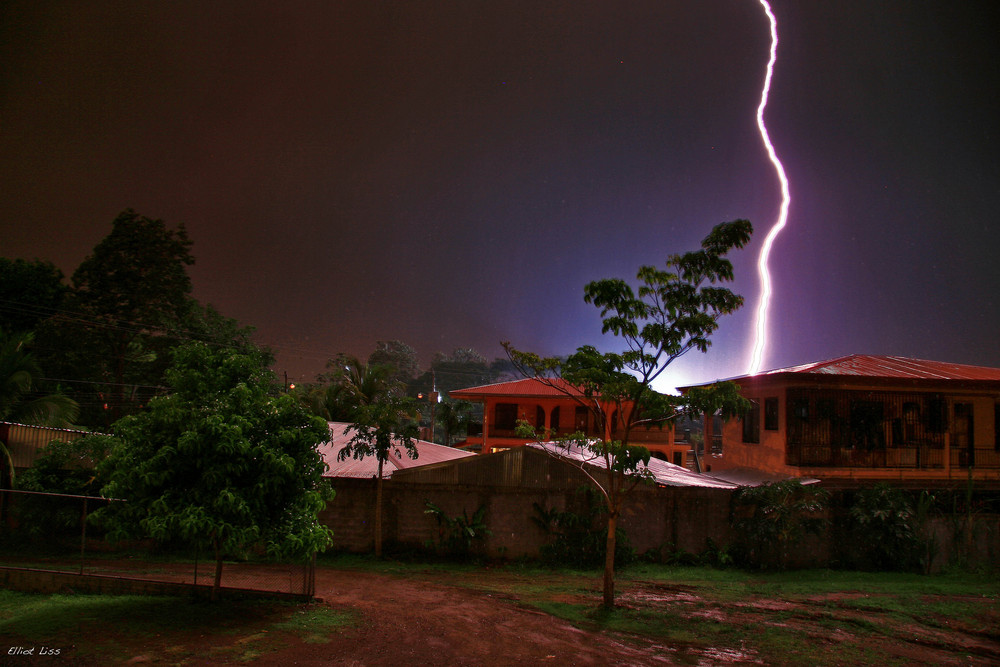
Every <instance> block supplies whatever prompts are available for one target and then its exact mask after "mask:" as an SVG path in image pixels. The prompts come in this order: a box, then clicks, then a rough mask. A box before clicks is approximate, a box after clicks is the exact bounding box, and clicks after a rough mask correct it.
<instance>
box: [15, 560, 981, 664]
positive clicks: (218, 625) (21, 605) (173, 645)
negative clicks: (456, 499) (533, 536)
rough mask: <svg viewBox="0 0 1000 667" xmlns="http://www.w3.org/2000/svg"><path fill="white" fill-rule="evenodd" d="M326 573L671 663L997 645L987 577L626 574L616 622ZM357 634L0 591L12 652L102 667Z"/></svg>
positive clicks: (839, 660)
mask: <svg viewBox="0 0 1000 667" xmlns="http://www.w3.org/2000/svg"><path fill="white" fill-rule="evenodd" d="M320 566H321V567H331V568H337V569H340V570H363V571H366V572H373V573H378V574H382V575H386V576H390V577H400V578H407V579H412V580H415V581H428V582H434V583H437V584H444V585H456V586H463V587H466V588H470V589H473V590H476V591H480V592H482V593H484V594H490V595H492V596H494V597H496V598H498V599H503V600H507V601H511V602H513V603H514V604H517V605H521V606H524V607H529V608H532V609H537V610H539V611H542V612H545V613H547V614H551V615H552V616H555V617H558V618H561V619H564V620H566V621H568V622H569V623H572V624H573V625H576V626H577V627H580V628H583V629H586V630H592V631H597V632H604V633H615V634H618V635H620V636H621V637H622V638H623V640H624V641H634V642H637V643H645V644H651V645H653V646H669V647H671V649H672V650H673V651H674V652H672V653H671V655H672V656H673V657H672V658H671V659H677V660H680V661H682V662H683V661H690V662H691V663H692V664H697V663H698V662H703V663H704V662H707V663H712V664H715V663H717V662H724V661H725V660H724V659H722V658H716V657H713V656H714V655H715V654H714V653H712V652H713V651H716V652H718V651H721V652H723V653H725V655H729V656H733V655H735V656H737V658H735V660H736V661H739V660H741V659H743V660H746V661H753V660H762V661H763V662H764V663H765V664H775V665H798V664H815V665H833V664H845V665H850V664H872V663H878V664H882V665H885V666H892V665H904V664H908V663H910V662H913V660H911V657H912V656H909V655H908V654H905V653H904V654H901V653H900V650H904V649H906V648H908V647H909V645H910V644H913V645H914V646H917V648H919V649H920V650H921V651H923V650H929V649H928V648H927V646H928V644H927V642H930V644H929V645H930V646H933V645H934V642H935V641H936V640H935V639H934V638H935V637H942V636H944V637H951V636H955V633H966V634H967V635H969V636H977V637H981V638H982V637H985V638H987V639H992V640H993V641H1000V633H998V632H997V630H996V628H997V627H1000V611H998V610H1000V604H998V602H1000V579H998V578H997V577H995V576H994V575H991V574H988V573H976V572H951V573H947V574H941V575H932V576H924V575H915V574H899V573H868V572H850V571H834V570H809V571H796V572H784V573H772V572H768V573H758V572H749V573H748V572H744V571H741V570H736V569H727V570H720V569H713V568H709V567H680V566H662V565H652V564H642V565H636V566H633V567H631V568H629V569H626V570H624V571H623V572H621V573H620V574H619V576H618V579H617V591H618V602H619V605H618V606H617V607H616V608H614V609H611V610H608V609H604V608H602V607H601V606H600V604H599V603H600V600H601V590H600V589H601V574H600V572H596V571H580V570H561V569H558V570H557V569H550V568H545V567H540V566H536V565H533V564H530V563H511V564H506V565H481V564H470V563H454V562H446V561H416V560H414V561H403V560H374V559H372V558H368V557H359V556H349V557H347V556H344V557H332V556H329V557H324V558H322V559H321V562H320ZM431 613H433V612H431ZM359 623H360V617H359V616H358V615H356V614H354V613H352V612H350V611H340V610H337V609H333V608H330V607H328V606H321V605H302V604H291V603H279V602H261V601H259V600H257V601H236V600H233V601H228V600H224V601H221V602H218V603H214V604H212V603H207V602H194V601H191V600H188V599H186V598H166V597H138V596H123V597H112V596H99V595H29V594H22V593H14V592H11V591H2V590H0V636H3V637H5V638H7V639H8V642H9V643H10V645H17V644H22V645H27V646H30V645H40V644H45V645H48V646H59V643H58V642H59V641H60V638H61V637H87V646H86V647H77V649H76V650H77V653H76V654H77V655H80V656H81V657H84V658H88V659H91V660H92V661H94V662H109V663H113V662H124V661H126V660H128V659H130V658H131V657H134V656H135V655H136V653H141V652H142V651H143V650H144V649H143V646H144V645H153V644H155V645H157V646H160V647H161V648H160V652H161V653H162V654H166V655H169V658H168V659H169V660H170V661H173V662H177V663H183V662H184V661H185V660H187V659H190V658H192V657H194V656H195V655H196V654H195V653H194V651H195V649H194V648H193V646H194V644H195V643H197V640H198V639H199V638H202V641H201V645H204V639H203V637H212V638H213V642H212V643H213V645H214V646H215V648H214V649H212V656H207V657H213V658H217V659H219V660H220V661H223V660H229V661H238V662H252V661H253V660H254V659H256V658H258V657H260V656H262V655H266V654H267V653H268V652H269V651H272V650H275V649H276V648H278V647H280V645H281V642H282V637H286V638H287V637H289V636H294V637H296V638H298V639H300V640H302V641H304V642H307V643H321V642H324V641H328V639H329V638H330V637H331V636H332V635H334V634H336V633H340V632H344V631H347V630H349V629H350V628H353V627H356V626H357V625H358V624H359ZM106 628H113V629H114V630H115V632H114V634H112V635H107V634H106V633H104V630H105V629H106ZM917 635H919V637H920V639H919V642H918V643H916V644H914V640H913V637H914V636H917ZM940 643H941V645H942V646H941V647H940V650H942V651H947V650H950V649H949V648H948V647H947V646H946V644H947V643H948V642H946V641H944V640H942V641H941V642H940ZM739 656H743V657H742V658H740V657H739ZM955 656H956V658H957V659H958V660H961V659H962V656H961V655H960V654H957V653H956V654H955ZM200 657H202V658H204V657H206V656H200ZM726 659H729V658H726ZM920 660H923V659H922V658H920V659H918V660H916V662H919V661H920Z"/></svg>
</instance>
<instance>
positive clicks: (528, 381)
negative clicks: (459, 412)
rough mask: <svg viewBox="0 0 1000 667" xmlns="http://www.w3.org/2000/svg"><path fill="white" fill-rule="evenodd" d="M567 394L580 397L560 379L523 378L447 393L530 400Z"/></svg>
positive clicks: (464, 397)
mask: <svg viewBox="0 0 1000 667" xmlns="http://www.w3.org/2000/svg"><path fill="white" fill-rule="evenodd" d="M567 392H569V393H573V394H577V395H580V394H581V392H580V390H579V389H577V388H576V387H574V386H573V385H571V384H570V383H568V382H566V381H565V380H563V379H562V378H548V379H545V380H544V381H543V380H539V379H537V378H525V379H523V380H512V381H510V382H497V383H496V384H486V385H482V386H479V387H469V388H467V389H456V390H455V391H450V392H448V395H449V396H450V397H452V398H463V399H470V398H485V397H487V396H524V397H531V398H548V397H560V396H566V394H567Z"/></svg>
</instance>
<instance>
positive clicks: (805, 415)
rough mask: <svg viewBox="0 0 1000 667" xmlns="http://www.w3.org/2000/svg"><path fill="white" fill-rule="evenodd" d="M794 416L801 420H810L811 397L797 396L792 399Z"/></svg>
mask: <svg viewBox="0 0 1000 667" xmlns="http://www.w3.org/2000/svg"><path fill="white" fill-rule="evenodd" d="M791 407H792V416H793V417H795V418H796V419H798V420H800V421H804V422H807V421H809V399H808V398H797V399H795V400H794V401H792V406H791Z"/></svg>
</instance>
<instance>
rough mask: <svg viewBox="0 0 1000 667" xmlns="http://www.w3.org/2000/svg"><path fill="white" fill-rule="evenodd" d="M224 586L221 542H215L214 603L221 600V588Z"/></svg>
mask: <svg viewBox="0 0 1000 667" xmlns="http://www.w3.org/2000/svg"><path fill="white" fill-rule="evenodd" d="M221 586H222V549H221V548H220V546H219V540H215V581H213V582H212V602H215V601H216V600H217V599H219V588H220V587H221Z"/></svg>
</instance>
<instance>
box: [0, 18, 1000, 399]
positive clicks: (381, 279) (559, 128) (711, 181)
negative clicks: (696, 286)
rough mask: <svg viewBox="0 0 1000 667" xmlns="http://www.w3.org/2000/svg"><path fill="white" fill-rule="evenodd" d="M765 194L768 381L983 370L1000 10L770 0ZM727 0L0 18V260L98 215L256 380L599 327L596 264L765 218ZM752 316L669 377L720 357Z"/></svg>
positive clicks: (748, 269)
mask: <svg viewBox="0 0 1000 667" xmlns="http://www.w3.org/2000/svg"><path fill="white" fill-rule="evenodd" d="M771 4H772V6H773V8H774V12H775V15H776V17H777V20H778V23H779V26H780V28H779V29H780V34H781V45H780V49H779V55H778V63H777V66H776V68H775V72H774V81H773V85H772V92H771V97H770V101H769V105H768V108H767V126H768V130H769V133H770V136H771V139H772V140H773V142H774V143H775V145H776V148H777V150H778V152H779V153H780V155H781V159H782V162H783V163H784V167H785V170H786V171H787V172H788V175H789V178H790V179H791V180H792V183H793V185H792V188H793V197H794V199H793V203H792V206H791V208H790V210H789V222H788V226H787V227H786V229H785V230H784V231H783V232H782V234H781V236H780V237H779V239H778V240H777V241H776V242H775V244H774V248H773V251H772V254H771V262H770V264H771V267H772V273H773V280H774V297H773V301H772V306H771V313H770V318H769V319H770V323H771V329H772V331H773V333H772V338H771V340H770V343H769V348H768V350H767V354H766V356H765V359H764V363H763V366H764V368H774V367H780V366H786V365H792V364H799V363H805V362H809V361H816V360H820V359H826V358H831V357H836V356H840V355H844V354H850V353H869V354H898V355H905V356H912V357H920V358H929V359H937V360H943V361H954V362H960V363H972V364H981V365H992V366H1000V345H998V344H997V339H998V337H1000V336H998V335H1000V303H998V300H997V295H996V293H997V286H998V285H1000V261H998V254H1000V224H998V223H1000V220H998V215H1000V214H998V211H1000V168H998V157H997V156H998V155H1000V134H998V129H1000V127H998V121H997V119H998V118H1000V108H998V107H1000V104H998V91H1000V85H998V84H1000V81H998V78H1000V77H998V67H1000V58H998V56H1000V53H998V50H1000V47H998V44H997V40H996V35H997V34H1000V20H998V18H1000V17H998V13H1000V6H998V5H997V3H994V2H960V3H942V2H930V1H926V2H925V1H920V0H895V1H890V0H886V1H871V0H856V1H850V0H838V1H837V2H798V1H791V0H785V1H781V0H775V1H773V2H772V3H771ZM769 37H770V35H769V28H768V22H767V18H766V17H765V16H764V14H763V12H762V11H761V7H760V5H759V3H758V2H757V1H756V0H726V1H723V0H715V1H713V0H698V1H697V2H674V1H669V0H655V1H654V0H650V1H648V2H645V1H639V0H636V1H630V2H627V3H621V2H610V1H609V2H502V3H480V2H457V1H456V2H420V3H410V2H407V3H396V2H391V3H377V2H369V1H368V0H365V1H363V2H361V1H359V2H331V3H315V2H294V1H292V2H284V3H281V4H280V6H276V7H272V8H268V9H265V8H260V7H258V6H257V3H246V2H235V1H228V0H220V1H213V2H203V1H200V0H199V1H197V2H195V1H190V2H172V3H162V4H154V3H134V2H130V1H129V2H126V1H122V2H113V3H112V2H101V1H99V0H95V1H94V2H89V3H79V4H76V5H73V4H66V3H56V2H45V1H44V0H41V1H39V0H30V1H21V0H13V1H8V2H5V3H4V4H3V5H2V6H0V62H3V63H4V66H3V67H2V68H0V255H3V256H7V257H29V258H30V257H36V256H37V257H42V258H46V259H51V260H53V261H55V262H56V263H57V264H58V265H59V266H60V267H62V268H63V270H64V271H65V272H66V273H67V275H68V274H70V273H72V271H73V270H74V269H75V267H76V266H77V264H79V262H80V261H81V260H82V259H83V257H84V256H85V255H86V253H87V252H89V250H90V249H91V248H92V247H93V246H94V244H96V243H97V242H98V241H99V240H100V239H101V238H102V237H103V236H104V235H106V234H107V232H108V231H109V230H110V224H111V221H112V219H113V218H114V217H115V215H116V214H117V213H118V212H119V211H120V210H122V209H124V208H126V207H132V208H135V209H136V210H137V211H139V212H140V213H142V214H144V215H148V216H151V217H159V218H163V219H165V220H167V221H168V222H170V223H175V224H176V223H180V222H184V223H185V224H186V225H187V228H188V231H189V233H190V235H191V237H192V238H193V240H194V249H193V250H194V254H195V256H196V258H197V264H196V265H195V267H193V270H192V275H193V277H194V281H195V291H196V296H198V297H199V298H200V299H201V300H203V301H207V302H211V303H213V304H215V305H216V306H218V307H219V308H220V309H221V310H222V311H223V312H224V313H226V314H228V315H230V316H232V317H236V318H237V319H239V320H240V321H242V322H244V323H247V324H252V325H254V326H256V327H257V328H258V330H259V333H260V339H261V341H262V342H266V343H269V344H271V345H273V346H274V347H275V348H276V350H277V351H278V352H279V366H278V370H279V371H280V370H287V371H288V372H289V375H290V377H292V378H305V379H308V378H310V377H311V376H312V375H313V374H315V373H316V372H318V371H319V370H321V369H322V366H323V363H324V361H325V360H326V358H328V357H330V356H332V355H333V354H335V353H337V352H340V351H348V352H355V353H359V354H367V353H368V352H369V351H370V350H371V349H372V348H373V346H374V342H375V341H376V340H386V339H392V338H398V339H401V340H404V341H406V342H408V343H410V344H411V345H414V346H415V347H416V348H417V349H418V351H419V353H420V356H421V360H422V361H423V362H424V363H425V364H426V363H427V362H429V361H430V358H431V355H432V354H433V353H434V352H435V351H438V350H441V351H450V350H451V349H452V348H454V347H458V346H463V347H465V346H469V347H475V348H477V349H479V351H480V352H482V353H483V354H485V355H486V356H488V357H492V356H496V355H499V354H500V349H499V345H498V342H499V341H500V340H503V339H510V340H511V341H512V342H514V343H515V345H517V346H519V347H521V348H524V349H532V350H536V351H539V352H542V353H550V354H555V353H565V352H569V351H571V350H572V349H574V348H575V347H576V346H578V345H580V344H584V343H593V344H598V345H604V343H602V341H601V336H600V324H599V321H598V318H597V311H596V309H594V308H593V307H591V306H587V305H586V304H584V303H583V299H582V288H583V285H584V284H585V283H586V282H587V281H589V280H592V279H596V278H604V277H612V276H620V277H631V276H632V275H634V272H635V268H636V267H637V266H638V265H639V264H642V263H659V262H662V260H663V259H664V258H665V257H666V256H667V255H668V254H669V253H673V252H681V251H685V250H688V249H692V248H694V247H696V245H697V243H698V241H699V240H700V239H701V237H703V236H704V235H705V234H706V233H707V232H708V230H709V229H710V228H711V226H712V225H714V224H716V223H718V222H721V221H724V220H731V219H734V218H738V217H742V218H749V219H750V220H751V221H753V222H754V223H755V224H757V225H758V230H762V229H764V227H765V226H767V225H769V224H770V222H771V221H773V220H774V219H775V217H776V214H777V211H778V205H779V203H780V193H779V190H778V187H779V186H778V183H777V181H776V179H775V176H774V171H773V169H772V168H771V165H770V163H769V162H768V158H767V155H766V153H765V152H764V150H763V148H762V146H761V143H760V137H759V135H758V134H757V126H756V118H755V113H756V109H757V104H758V101H759V93H760V87H761V84H762V82H763V76H764V67H765V65H766V62H767V57H768V46H769V42H770V39H769ZM763 236H764V235H763V233H758V234H756V235H755V239H754V241H753V244H752V246H751V247H750V248H749V249H747V250H745V251H742V252H741V253H740V254H738V255H737V256H736V257H735V258H734V259H735V264H736V272H737V278H738V279H737V283H736V285H735V289H736V290H737V291H739V292H740V293H742V294H744V295H745V296H746V297H747V306H746V307H745V308H744V309H743V310H742V311H741V312H740V313H739V314H737V315H735V316H733V317H731V318H729V319H728V320H727V321H725V323H724V324H723V327H722V329H721V330H720V332H719V334H718V336H717V337H716V342H715V345H714V346H713V348H712V349H711V351H710V352H709V354H708V355H707V356H693V355H691V356H689V357H688V358H685V359H684V360H683V362H682V363H681V364H680V365H679V367H678V370H677V372H676V373H673V374H672V375H671V376H670V377H671V378H672V380H673V381H674V382H677V383H688V382H700V381H708V380H712V379H715V378H717V377H727V376H731V375H736V374H740V373H743V372H744V371H745V369H746V367H747V362H748V358H747V355H748V352H749V346H750V342H751V339H752V320H753V313H752V310H753V304H754V303H755V302H756V298H757V292H758V289H759V284H758V282H757V277H756V270H755V266H754V264H755V261H756V256H757V253H758V251H759V249H760V244H761V243H762V242H763Z"/></svg>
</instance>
